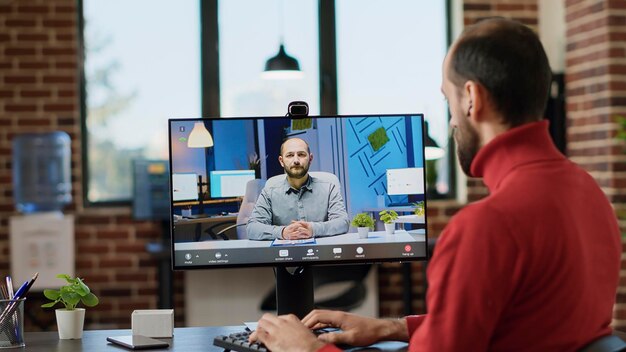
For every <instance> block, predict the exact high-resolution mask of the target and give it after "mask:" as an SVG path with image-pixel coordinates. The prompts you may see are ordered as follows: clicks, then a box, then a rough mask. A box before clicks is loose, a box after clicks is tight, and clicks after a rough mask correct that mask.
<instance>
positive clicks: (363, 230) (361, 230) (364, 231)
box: [356, 227, 370, 238]
mask: <svg viewBox="0 0 626 352" xmlns="http://www.w3.org/2000/svg"><path fill="white" fill-rule="evenodd" d="M356 230H357V231H358V233H359V238H367V235H368V234H369V232H370V228H369V227H357V228H356Z"/></svg>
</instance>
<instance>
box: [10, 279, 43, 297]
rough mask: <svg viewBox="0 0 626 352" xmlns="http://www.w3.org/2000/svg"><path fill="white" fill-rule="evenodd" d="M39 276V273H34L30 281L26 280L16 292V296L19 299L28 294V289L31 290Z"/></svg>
mask: <svg viewBox="0 0 626 352" xmlns="http://www.w3.org/2000/svg"><path fill="white" fill-rule="evenodd" d="M38 276H39V273H35V275H33V277H32V278H31V279H30V281H26V282H24V284H22V286H20V288H19V289H18V290H17V292H16V293H15V296H14V298H15V299H19V298H22V297H24V296H26V294H27V293H28V290H30V288H31V287H32V286H33V283H35V280H37V277H38Z"/></svg>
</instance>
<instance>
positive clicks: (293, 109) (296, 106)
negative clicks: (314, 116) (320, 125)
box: [287, 101, 309, 117]
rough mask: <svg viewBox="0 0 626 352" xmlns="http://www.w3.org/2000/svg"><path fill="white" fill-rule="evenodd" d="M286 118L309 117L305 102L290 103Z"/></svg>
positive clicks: (307, 106) (307, 105)
mask: <svg viewBox="0 0 626 352" xmlns="http://www.w3.org/2000/svg"><path fill="white" fill-rule="evenodd" d="M287 116H289V117H307V116H309V104H307V103H306V101H292V102H291V103H289V105H288V106H287Z"/></svg>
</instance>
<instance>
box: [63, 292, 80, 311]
mask: <svg viewBox="0 0 626 352" xmlns="http://www.w3.org/2000/svg"><path fill="white" fill-rule="evenodd" d="M61 300H62V301H63V303H64V304H65V306H66V307H68V309H73V308H74V307H76V305H77V304H78V302H80V296H79V295H78V294H76V293H74V292H67V293H61Z"/></svg>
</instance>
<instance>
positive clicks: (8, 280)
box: [6, 276, 13, 299]
mask: <svg viewBox="0 0 626 352" xmlns="http://www.w3.org/2000/svg"><path fill="white" fill-rule="evenodd" d="M6 280H7V290H8V292H9V299H12V298H13V281H12V280H11V277H10V276H7V278H6Z"/></svg>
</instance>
